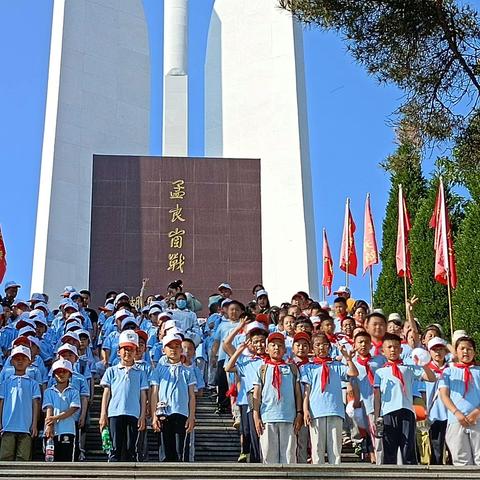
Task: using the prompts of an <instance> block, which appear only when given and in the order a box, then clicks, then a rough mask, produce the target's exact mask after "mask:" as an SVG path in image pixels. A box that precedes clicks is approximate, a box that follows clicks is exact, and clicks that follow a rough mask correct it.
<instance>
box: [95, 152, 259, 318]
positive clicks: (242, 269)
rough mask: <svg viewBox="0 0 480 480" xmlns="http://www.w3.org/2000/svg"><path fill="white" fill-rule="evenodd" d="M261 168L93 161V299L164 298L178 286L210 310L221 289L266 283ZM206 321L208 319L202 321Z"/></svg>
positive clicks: (237, 290)
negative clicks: (111, 295)
mask: <svg viewBox="0 0 480 480" xmlns="http://www.w3.org/2000/svg"><path fill="white" fill-rule="evenodd" d="M260 203H261V201H260V160H258V159H217V158H170V157H137V156H117V155H94V159H93V191H92V220H91V221H92V229H91V245H90V289H91V291H92V295H93V305H94V306H98V305H101V304H103V301H104V294H105V292H106V291H107V290H110V289H114V290H118V291H126V292H127V293H128V294H130V295H133V296H136V295H138V293H139V290H140V286H141V282H142V278H144V277H147V278H149V279H150V280H149V282H148V285H147V288H146V292H145V293H146V294H147V295H148V294H152V293H160V294H164V293H165V291H166V287H167V285H168V283H170V282H171V281H174V280H177V279H179V278H180V279H182V280H183V283H184V290H186V291H189V292H192V293H193V294H194V295H195V296H196V297H197V298H199V300H200V301H202V303H203V304H204V305H205V306H206V304H207V298H208V296H209V295H210V294H212V293H215V292H216V288H217V286H218V285H219V284H220V283H221V282H224V281H226V282H229V283H230V284H231V285H232V288H233V291H234V294H233V296H234V297H235V298H238V299H239V300H241V301H244V302H246V301H249V300H250V299H251V298H252V294H251V288H252V286H253V285H254V284H255V283H259V282H261V280H262V242H261V206H260ZM205 312H206V311H205V310H204V312H203V313H205Z"/></svg>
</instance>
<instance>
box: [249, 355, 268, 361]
mask: <svg viewBox="0 0 480 480" xmlns="http://www.w3.org/2000/svg"><path fill="white" fill-rule="evenodd" d="M267 358H269V357H268V355H267V354H266V353H262V354H260V355H257V354H256V353H254V354H252V355H250V360H259V359H261V360H263V361H265V360H266V359H267Z"/></svg>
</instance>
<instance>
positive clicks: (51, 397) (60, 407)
mask: <svg viewBox="0 0 480 480" xmlns="http://www.w3.org/2000/svg"><path fill="white" fill-rule="evenodd" d="M48 407H52V408H53V414H54V415H59V414H60V413H63V412H66V411H67V410H68V409H69V408H72V407H78V409H80V407H81V404H80V394H79V393H78V390H76V389H75V388H73V387H71V386H70V385H69V386H68V387H67V388H65V390H64V391H63V392H60V391H59V390H57V387H56V385H54V386H52V387H50V388H47V389H46V390H45V394H44V397H43V405H42V409H43V410H47V408H48ZM75 413H76V412H75ZM67 434H68V435H75V414H73V415H71V416H70V417H68V418H64V419H63V420H57V421H56V422H55V424H54V435H67Z"/></svg>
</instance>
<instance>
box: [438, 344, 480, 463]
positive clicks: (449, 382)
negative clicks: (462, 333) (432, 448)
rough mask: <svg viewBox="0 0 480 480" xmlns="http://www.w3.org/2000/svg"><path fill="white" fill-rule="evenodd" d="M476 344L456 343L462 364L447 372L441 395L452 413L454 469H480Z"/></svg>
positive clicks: (450, 431)
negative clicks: (471, 467)
mask: <svg viewBox="0 0 480 480" xmlns="http://www.w3.org/2000/svg"><path fill="white" fill-rule="evenodd" d="M475 350H476V346H475V341H474V340H473V339H472V338H470V337H460V338H459V339H458V340H457V341H456V342H455V352H456V356H457V358H458V362H456V363H452V364H450V365H449V367H448V368H447V369H446V370H445V371H444V373H443V376H442V378H441V380H440V385H439V395H440V398H441V399H442V401H443V403H444V404H445V406H446V407H447V409H448V426H447V434H446V442H447V446H448V448H449V450H450V453H451V455H452V461H453V464H454V465H480V367H479V366H477V365H476V364H475Z"/></svg>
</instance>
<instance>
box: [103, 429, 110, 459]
mask: <svg viewBox="0 0 480 480" xmlns="http://www.w3.org/2000/svg"><path fill="white" fill-rule="evenodd" d="M102 450H103V451H104V452H105V453H110V451H111V450H112V439H111V438H110V430H109V428H108V427H105V428H104V429H103V430H102Z"/></svg>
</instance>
